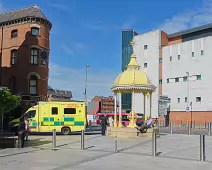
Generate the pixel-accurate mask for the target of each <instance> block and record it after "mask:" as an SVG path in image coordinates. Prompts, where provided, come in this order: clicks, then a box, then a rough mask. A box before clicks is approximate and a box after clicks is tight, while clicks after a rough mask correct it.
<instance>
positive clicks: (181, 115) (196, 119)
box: [170, 111, 212, 125]
mask: <svg viewBox="0 0 212 170" xmlns="http://www.w3.org/2000/svg"><path fill="white" fill-rule="evenodd" d="M170 121H171V122H173V125H174V124H175V125H177V124H187V123H188V122H191V121H192V122H193V123H195V124H196V125H198V124H200V125H205V123H207V122H212V112H199V111H198V112H196V111H195V112H192V114H191V112H170Z"/></svg>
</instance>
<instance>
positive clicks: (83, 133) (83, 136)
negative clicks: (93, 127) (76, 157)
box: [81, 130, 85, 150]
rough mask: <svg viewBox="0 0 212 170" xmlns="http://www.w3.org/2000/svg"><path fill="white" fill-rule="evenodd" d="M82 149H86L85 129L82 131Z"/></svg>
mask: <svg viewBox="0 0 212 170" xmlns="http://www.w3.org/2000/svg"><path fill="white" fill-rule="evenodd" d="M81 150H85V131H84V130H82V131H81Z"/></svg>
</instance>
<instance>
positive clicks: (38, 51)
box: [0, 6, 52, 105]
mask: <svg viewBox="0 0 212 170" xmlns="http://www.w3.org/2000/svg"><path fill="white" fill-rule="evenodd" d="M51 28H52V24H51V22H50V21H49V20H48V19H47V18H46V16H45V15H44V14H43V13H42V11H41V10H40V9H39V7H38V6H31V7H28V8H23V9H20V10H14V11H11V12H7V13H3V14H1V15H0V29H1V30H0V63H1V67H0V86H6V87H8V88H9V89H10V90H11V92H12V93H13V94H18V93H19V94H22V102H25V105H28V104H29V103H30V102H31V101H35V102H36V101H39V100H47V92H48V78H49V53H50V31H51Z"/></svg>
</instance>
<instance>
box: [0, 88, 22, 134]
mask: <svg viewBox="0 0 212 170" xmlns="http://www.w3.org/2000/svg"><path fill="white" fill-rule="evenodd" d="M20 101H21V97H20V96H16V95H12V94H11V93H10V91H9V90H8V89H7V88H0V113H1V119H2V122H1V123H2V126H1V130H3V119H4V113H8V112H10V111H11V110H13V109H15V108H16V107H17V106H18V105H19V104H20Z"/></svg>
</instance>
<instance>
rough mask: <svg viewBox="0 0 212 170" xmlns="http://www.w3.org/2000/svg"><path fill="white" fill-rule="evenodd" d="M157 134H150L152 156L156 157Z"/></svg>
mask: <svg viewBox="0 0 212 170" xmlns="http://www.w3.org/2000/svg"><path fill="white" fill-rule="evenodd" d="M156 135H157V134H156V133H155V132H153V133H152V156H157V141H156V140H157V136H156Z"/></svg>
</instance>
